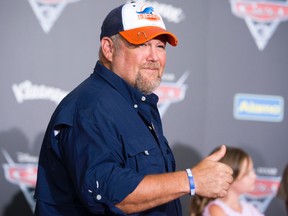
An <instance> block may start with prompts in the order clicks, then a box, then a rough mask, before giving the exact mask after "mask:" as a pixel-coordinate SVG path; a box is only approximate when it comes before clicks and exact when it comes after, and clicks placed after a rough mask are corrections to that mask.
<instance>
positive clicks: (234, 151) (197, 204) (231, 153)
mask: <svg viewBox="0 0 288 216" xmlns="http://www.w3.org/2000/svg"><path fill="white" fill-rule="evenodd" d="M226 147H227V150H226V154H225V156H224V157H223V158H222V159H221V160H220V162H222V163H225V164H227V165H228V166H230V167H231V168H232V170H233V179H234V180H235V179H236V178H237V177H238V176H239V173H240V171H241V168H243V167H242V165H243V161H245V160H248V161H249V158H250V156H249V155H248V153H247V152H245V151H244V150H242V149H240V148H237V147H229V146H226ZM219 148H220V146H219V147H217V148H215V149H214V150H213V151H212V152H211V154H213V153H214V152H216V151H217V150H219ZM247 166H248V165H247ZM247 168H248V167H246V169H247ZM212 200H214V198H206V197H202V196H198V195H195V196H193V197H192V198H191V205H190V216H201V215H202V213H203V210H204V208H205V206H206V205H207V204H208V203H209V202H210V201H212Z"/></svg>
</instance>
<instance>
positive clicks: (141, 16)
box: [100, 2, 178, 46]
mask: <svg viewBox="0 0 288 216" xmlns="http://www.w3.org/2000/svg"><path fill="white" fill-rule="evenodd" d="M118 33H119V34H120V35H122V37H124V38H125V39H126V40H127V41H128V42H129V43H131V44H143V43H145V42H147V41H149V40H151V39H153V38H155V37H157V36H159V35H166V36H167V42H168V43H169V44H171V45H172V46H176V45H177V43H178V39H177V37H176V36H175V35H174V34H172V33H171V32H169V31H167V30H166V27H165V24H164V22H163V19H162V17H161V16H160V14H159V13H158V12H157V11H156V10H155V9H154V7H152V6H150V5H147V4H146V3H143V2H131V3H126V4H123V5H121V6H119V7H117V8H115V9H113V10H112V11H111V12H110V13H109V14H108V15H107V16H106V18H105V19H104V21H103V24H102V27H101V35H100V40H101V39H102V38H103V37H104V36H108V37H110V36H112V35H115V34H118Z"/></svg>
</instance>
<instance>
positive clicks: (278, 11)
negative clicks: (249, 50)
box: [230, 0, 288, 50]
mask: <svg viewBox="0 0 288 216" xmlns="http://www.w3.org/2000/svg"><path fill="white" fill-rule="evenodd" d="M230 3H231V8H232V12H233V14H234V15H235V16H238V17H240V18H243V19H244V20H245V22H246V24H247V26H248V28H249V30H250V32H251V34H252V36H253V38H254V40H255V42H256V44H257V47H258V49H259V50H264V48H265V46H266V45H267V43H268V41H269V39H270V38H271V37H272V35H273V33H274V32H275V30H276V28H277V27H278V25H279V23H280V22H282V21H287V20H288V2H287V1H275V0H274V1H273V0H263V1H259V0H230Z"/></svg>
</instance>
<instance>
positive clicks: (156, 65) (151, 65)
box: [141, 62, 160, 70]
mask: <svg viewBox="0 0 288 216" xmlns="http://www.w3.org/2000/svg"><path fill="white" fill-rule="evenodd" d="M141 68H143V69H154V70H155V69H160V64H159V63H158V62H149V63H145V64H143V65H142V67H141Z"/></svg>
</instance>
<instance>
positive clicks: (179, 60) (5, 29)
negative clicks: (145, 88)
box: [0, 0, 288, 216]
mask: <svg viewBox="0 0 288 216" xmlns="http://www.w3.org/2000/svg"><path fill="white" fill-rule="evenodd" d="M124 2H125V1H113V0H106V1H96V0H1V1H0V23H1V25H0V26H1V28H0V35H1V36H0V62H1V64H0V96H1V105H0V111H1V112H0V119H1V123H0V164H1V167H0V187H1V196H0V215H3V216H12V215H13V216H15V215H27V216H29V215H32V212H33V209H34V205H35V202H34V199H33V193H34V187H35V182H36V178H37V175H36V174H37V162H38V155H39V151H40V146H41V142H42V139H43V135H44V132H45V129H46V126H47V124H48V121H49V119H50V116H51V114H52V112H53V111H54V109H55V108H56V106H57V104H58V103H59V102H60V101H61V99H62V98H63V97H64V96H65V95H66V94H67V93H68V92H70V91H71V90H72V89H73V88H74V87H76V86H77V85H78V84H79V83H80V82H81V81H82V80H84V79H85V78H86V77H88V76H89V75H90V74H91V73H92V72H93V68H94V66H95V63H96V61H97V59H98V49H99V34H100V27H101V24H102V21H103V19H104V17H105V16H106V14H107V13H108V12H109V11H110V10H111V9H112V8H114V7H116V6H118V5H120V4H122V3H124ZM149 3H150V4H152V5H153V6H154V7H155V8H157V10H158V12H159V13H160V14H161V15H162V17H163V19H164V22H165V23H166V27H167V28H168V29H169V30H171V31H172V32H173V33H175V34H176V35H177V36H178V39H179V45H178V46H177V47H171V46H168V47H167V66H166V72H165V75H164V78H163V82H162V84H161V86H160V87H159V88H158V89H157V90H156V93H157V94H158V95H159V97H160V101H159V110H160V113H161V116H162V119H163V124H164V132H165V134H166V136H167V138H168V140H169V143H170V146H171V148H172V150H173V152H174V154H175V157H176V160H177V169H179V170H180V169H184V168H187V167H191V166H192V165H195V164H196V163H197V162H199V161H200V160H201V159H202V158H203V157H205V156H206V155H207V154H209V153H210V151H211V150H212V149H214V148H215V147H216V146H219V145H221V144H226V145H230V146H238V147H241V148H243V149H244V150H245V151H247V152H248V153H249V154H250V155H251V156H252V158H253V160H254V165H255V169H256V172H257V187H256V189H255V191H253V192H252V193H250V194H247V195H245V197H244V198H245V199H247V200H248V201H249V202H252V203H253V204H255V206H256V207H257V208H259V209H260V211H262V212H264V213H265V215H285V204H284V201H283V200H282V199H280V198H278V197H277V191H278V188H279V184H280V181H281V178H282V172H283V170H284V168H285V166H286V164H287V163H288V147H287V146H288V130H287V129H288V121H287V107H286V106H287V100H288V1H286V0H261V1H259V0H230V1H229V0H223V1H209V0H192V1H173V0H165V1H164V0H159V1H150V2H149ZM189 201H190V200H189V197H188V196H187V197H184V198H181V202H182V205H183V206H182V207H183V212H184V215H188V209H189Z"/></svg>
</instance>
